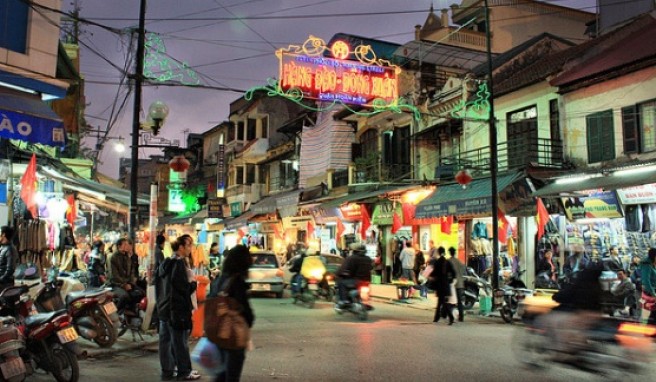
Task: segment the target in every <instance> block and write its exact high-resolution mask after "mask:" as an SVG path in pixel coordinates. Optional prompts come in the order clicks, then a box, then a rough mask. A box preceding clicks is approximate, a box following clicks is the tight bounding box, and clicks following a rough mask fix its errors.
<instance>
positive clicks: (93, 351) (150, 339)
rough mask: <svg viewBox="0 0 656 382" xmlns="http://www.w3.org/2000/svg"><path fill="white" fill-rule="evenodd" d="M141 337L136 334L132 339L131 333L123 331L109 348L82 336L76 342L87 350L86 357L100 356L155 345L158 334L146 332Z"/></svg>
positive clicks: (157, 340)
mask: <svg viewBox="0 0 656 382" xmlns="http://www.w3.org/2000/svg"><path fill="white" fill-rule="evenodd" d="M143 338H144V339H143V341H142V340H141V339H140V338H139V336H137V338H136V340H135V341H133V340H132V334H131V333H130V332H128V333H125V334H124V335H123V336H122V337H119V339H118V340H117V341H116V343H115V344H114V345H112V347H110V348H101V347H99V346H98V345H97V344H96V343H95V342H91V341H87V340H85V339H84V338H82V337H80V338H79V339H78V340H77V343H78V344H79V345H80V347H81V348H82V350H83V351H86V352H87V357H90V358H102V357H109V356H111V355H114V354H117V353H122V352H125V351H130V350H137V349H143V348H145V347H149V346H152V345H155V344H157V343H158V342H159V336H158V335H157V333H156V332H152V333H150V332H149V333H148V334H144V335H143Z"/></svg>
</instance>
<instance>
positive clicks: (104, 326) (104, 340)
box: [93, 316, 118, 348]
mask: <svg viewBox="0 0 656 382" xmlns="http://www.w3.org/2000/svg"><path fill="white" fill-rule="evenodd" d="M94 319H95V320H96V323H97V324H98V327H97V329H98V335H97V336H96V338H94V339H93V341H94V342H95V343H97V344H98V346H100V347H101V348H109V347H112V345H114V343H115V342H116V340H117V339H118V333H117V330H116V328H115V327H114V324H112V322H111V321H109V320H108V319H107V318H106V317H104V316H96V317H94Z"/></svg>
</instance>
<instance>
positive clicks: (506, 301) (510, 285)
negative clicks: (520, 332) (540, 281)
mask: <svg viewBox="0 0 656 382" xmlns="http://www.w3.org/2000/svg"><path fill="white" fill-rule="evenodd" d="M522 273H524V271H520V272H515V273H513V274H512V275H511V276H510V278H509V279H508V280H507V281H506V284H505V285H504V286H502V287H501V288H500V289H497V290H495V291H494V306H496V307H498V309H499V313H501V318H502V319H503V320H504V321H505V322H507V323H509V324H511V323H512V322H513V316H514V315H515V313H517V308H518V306H519V303H520V302H521V301H522V300H524V299H525V298H526V296H531V295H533V291H532V290H531V289H527V288H526V284H524V282H523V281H522V280H521V279H520V278H519V277H520V275H521V274H522Z"/></svg>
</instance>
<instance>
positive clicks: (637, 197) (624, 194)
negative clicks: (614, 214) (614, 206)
mask: <svg viewBox="0 0 656 382" xmlns="http://www.w3.org/2000/svg"><path fill="white" fill-rule="evenodd" d="M617 195H618V196H619V198H620V201H621V202H622V204H624V205H629V204H653V203H656V184H654V183H651V184H645V185H642V186H636V187H628V188H620V189H618V190H617Z"/></svg>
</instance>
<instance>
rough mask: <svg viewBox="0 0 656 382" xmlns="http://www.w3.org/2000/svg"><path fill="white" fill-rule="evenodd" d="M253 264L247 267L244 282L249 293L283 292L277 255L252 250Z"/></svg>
mask: <svg viewBox="0 0 656 382" xmlns="http://www.w3.org/2000/svg"><path fill="white" fill-rule="evenodd" d="M251 256H252V257H253V265H251V267H250V268H249V269H248V278H247V279H246V283H247V284H248V285H249V286H250V291H251V293H274V294H275V295H276V297H277V298H282V294H283V290H284V287H283V271H282V268H281V264H280V260H279V258H278V256H277V255H276V254H275V253H273V252H267V251H261V252H252V253H251Z"/></svg>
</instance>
